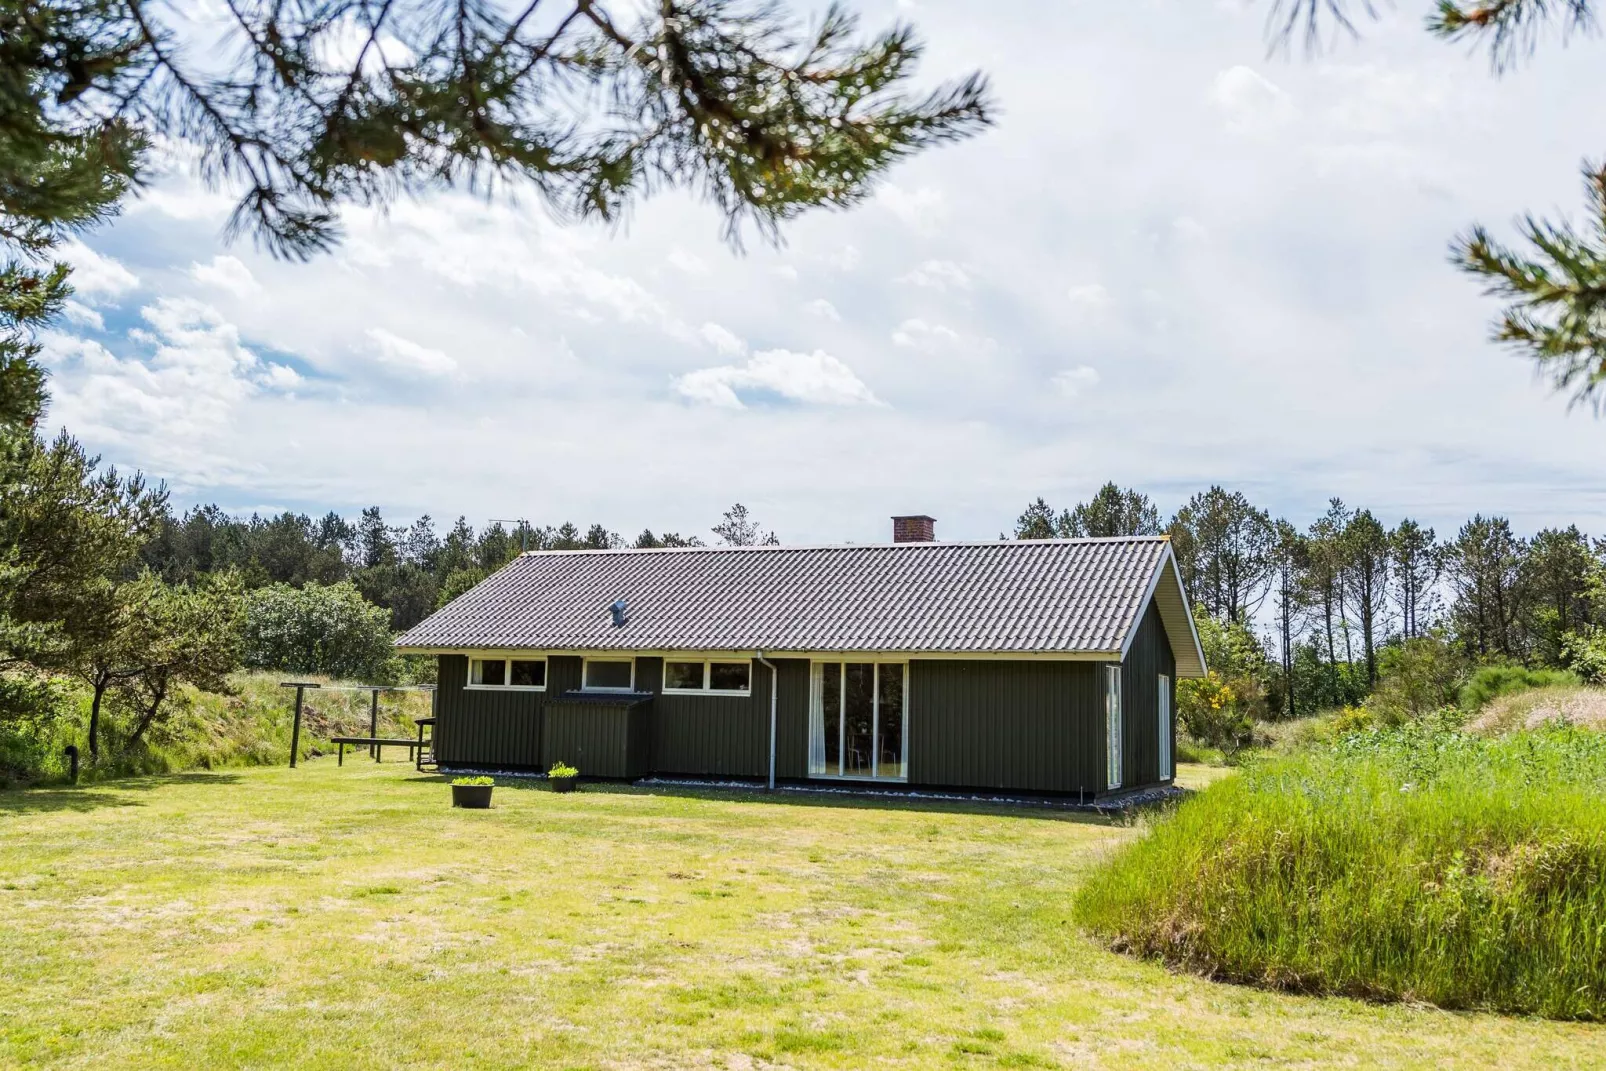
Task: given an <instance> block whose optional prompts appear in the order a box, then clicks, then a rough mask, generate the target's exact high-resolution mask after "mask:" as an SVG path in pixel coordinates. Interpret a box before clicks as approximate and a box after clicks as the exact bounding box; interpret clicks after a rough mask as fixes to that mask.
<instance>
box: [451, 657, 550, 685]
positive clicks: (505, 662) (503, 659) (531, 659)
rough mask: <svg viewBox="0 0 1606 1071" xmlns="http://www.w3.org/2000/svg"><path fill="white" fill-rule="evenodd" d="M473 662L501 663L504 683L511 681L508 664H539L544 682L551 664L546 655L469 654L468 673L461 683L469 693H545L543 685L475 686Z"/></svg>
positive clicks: (511, 671) (510, 669)
mask: <svg viewBox="0 0 1606 1071" xmlns="http://www.w3.org/2000/svg"><path fill="white" fill-rule="evenodd" d="M475 662H500V663H502V680H503V681H504V682H505V681H509V680H512V679H513V667H512V666H511V665H509V663H510V662H539V663H541V665H542V666H543V667H544V668H543V669H542V670H541V680H542V681H545V680H546V679H547V674H548V673H551V672H552V664H551V662H550V661H548V659H547V656H546V655H510V654H501V653H497V654H471V655H469V656H468V673H467V674H466V675H465V677H464V683H463V687H464V688H465V689H466V690H468V691H471V692H544V691H546V685H545V684H544V683H543V684H506V683H503V684H475V683H474V663H475Z"/></svg>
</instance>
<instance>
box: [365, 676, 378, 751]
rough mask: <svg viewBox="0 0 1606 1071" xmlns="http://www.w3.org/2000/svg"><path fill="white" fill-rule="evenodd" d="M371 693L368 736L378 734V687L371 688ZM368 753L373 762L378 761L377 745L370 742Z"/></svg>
mask: <svg viewBox="0 0 1606 1071" xmlns="http://www.w3.org/2000/svg"><path fill="white" fill-rule="evenodd" d="M373 693H374V701H373V705H372V706H370V707H369V708H368V735H369V736H378V735H379V689H378V688H375V689H374V690H373ZM368 755H369V757H370V758H372V759H373V760H374V761H375V762H378V761H379V755H380V749H379V748H378V747H377V746H375V745H372V744H370V745H369V747H368Z"/></svg>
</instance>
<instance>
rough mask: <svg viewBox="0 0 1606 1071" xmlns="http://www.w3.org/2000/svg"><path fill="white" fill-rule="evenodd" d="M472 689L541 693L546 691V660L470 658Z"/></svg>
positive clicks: (469, 678)
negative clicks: (500, 689) (514, 689)
mask: <svg viewBox="0 0 1606 1071" xmlns="http://www.w3.org/2000/svg"><path fill="white" fill-rule="evenodd" d="M468 686H469V687H470V688H517V689H523V690H526V691H532V692H539V691H544V690H545V689H546V659H544V658H470V659H469V660H468Z"/></svg>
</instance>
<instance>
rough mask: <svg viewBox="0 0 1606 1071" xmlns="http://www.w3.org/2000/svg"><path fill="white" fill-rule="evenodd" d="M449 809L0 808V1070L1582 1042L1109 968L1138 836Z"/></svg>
mask: <svg viewBox="0 0 1606 1071" xmlns="http://www.w3.org/2000/svg"><path fill="white" fill-rule="evenodd" d="M398 758H399V756H398ZM1182 772H1183V774H1184V775H1185V777H1186V778H1187V779H1188V780H1193V779H1194V776H1195V774H1196V773H1197V774H1198V776H1199V777H1200V778H1201V779H1202V778H1208V777H1211V776H1219V775H1220V774H1221V772H1220V771H1206V772H1202V773H1200V772H1198V771H1194V770H1188V769H1184V770H1183V771H1182ZM1240 776H1242V775H1238V774H1230V773H1228V774H1226V777H1227V783H1229V784H1230V783H1231V782H1232V781H1233V780H1234V779H1235V778H1237V777H1240ZM449 795H450V793H449V789H448V788H447V785H446V783H445V779H443V778H437V777H434V776H431V775H420V774H416V773H414V772H413V771H412V770H411V768H410V767H408V766H406V765H405V764H404V763H402V762H399V761H396V762H387V763H385V764H383V765H378V764H375V763H372V762H368V761H358V762H351V761H348V762H347V764H346V766H345V767H344V768H343V769H336V768H335V765H334V762H333V760H332V759H322V760H315V761H312V762H309V763H307V764H305V765H304V766H302V768H300V769H298V770H294V771H291V770H288V769H286V768H284V767H258V768H243V769H236V770H228V771H212V772H199V773H191V774H182V775H176V776H168V777H157V778H148V779H142V780H131V781H123V782H111V783H103V784H100V785H94V786H89V787H85V788H79V789H68V788H50V789H30V790H26V791H10V792H0V964H4V969H3V970H0V1009H3V1012H0V1067H20V1066H39V1067H82V1066H97V1067H117V1068H133V1069H137V1068H150V1067H173V1068H193V1067H238V1066H251V1067H270V1066H294V1067H300V1068H346V1067H470V1066H473V1067H489V1068H498V1067H518V1068H525V1067H539V1068H598V1069H601V1068H610V1069H620V1068H681V1067H699V1068H702V1067H706V1068H741V1067H754V1068H758V1067H767V1066H785V1067H791V1068H799V1069H802V1068H865V1067H877V1068H880V1067H891V1068H926V1067H935V1068H991V1067H1037V1068H1044V1067H1062V1068H1080V1067H1093V1066H1105V1067H1122V1068H1174V1067H1179V1066H1203V1065H1209V1066H1221V1065H1225V1066H1234V1065H1236V1066H1246V1067H1247V1066H1255V1067H1263V1066H1268V1065H1270V1066H1277V1065H1282V1066H1312V1065H1330V1064H1336V1063H1346V1064H1352V1065H1367V1066H1396V1067H1420V1066H1457V1065H1459V1066H1465V1067H1488V1066H1494V1065H1505V1066H1511V1067H1523V1066H1527V1067H1557V1066H1569V1065H1572V1066H1583V1065H1586V1064H1588V1063H1591V1062H1593V1061H1596V1060H1597V1059H1598V1057H1599V1054H1600V1052H1601V1051H1602V1048H1603V1045H1606V1032H1603V1031H1601V1030H1600V1029H1598V1028H1594V1027H1590V1026H1585V1025H1580V1024H1576V1023H1555V1022H1545V1021H1538V1020H1521V1019H1511V1018H1501V1017H1495V1016H1487V1015H1477V1014H1470V1015H1468V1014H1451V1013H1445V1012H1440V1011H1435V1010H1432V1009H1427V1008H1420V1007H1410V1006H1404V1005H1388V1006H1379V1005H1371V1004H1366V1003H1362V1002H1357V1001H1352V1000H1343V999H1338V1000H1330V999H1313V998H1308V997H1300V996H1289V995H1285V994H1279V993H1271V992H1264V991H1260V990H1255V989H1248V988H1243V987H1236V986H1224V985H1219V984H1216V983H1212V982H1208V981H1205V980H1203V979H1200V978H1197V977H1193V976H1190V975H1180V974H1173V973H1171V972H1169V971H1166V970H1164V969H1163V968H1161V967H1159V966H1156V965H1154V964H1151V963H1146V962H1142V961H1139V960H1134V959H1131V958H1128V957H1125V956H1120V955H1114V954H1111V953H1110V952H1108V951H1106V950H1105V949H1104V948H1102V947H1101V946H1100V945H1099V944H1098V943H1096V942H1095V941H1093V940H1091V939H1089V938H1088V937H1086V936H1084V935H1083V934H1082V932H1081V931H1080V930H1078V928H1077V927H1076V926H1074V925H1072V922H1071V917H1070V903H1071V897H1072V895H1073V893H1074V892H1075V890H1076V888H1077V887H1078V885H1079V884H1080V883H1081V882H1082V881H1083V880H1084V879H1085V877H1086V875H1087V874H1088V872H1089V871H1090V869H1091V868H1093V867H1094V866H1096V865H1097V864H1098V862H1099V861H1100V860H1101V859H1103V858H1104V857H1105V856H1106V855H1107V854H1108V853H1109V852H1111V851H1112V850H1116V849H1118V848H1120V847H1121V846H1122V845H1125V844H1129V843H1131V842H1133V841H1134V840H1136V839H1138V838H1139V837H1141V836H1142V835H1143V828H1142V826H1141V825H1132V824H1126V823H1120V822H1113V821H1108V820H1104V819H1099V818H1095V817H1092V816H1081V815H1075V816H1073V815H1068V814H1063V813H1053V812H1045V811H1041V810H1025V809H1021V810H1012V809H1004V808H988V807H980V806H957V805H954V806H938V805H936V804H924V805H919V804H913V803H910V804H884V803H876V804H868V803H860V802H855V801H850V800H840V799H835V798H832V799H799V798H795V797H779V798H775V799H770V798H766V797H763V796H761V795H738V794H717V793H707V794H696V793H691V792H668V791H654V792H649V791H645V790H636V789H629V788H600V787H598V786H584V787H583V790H582V791H581V792H579V793H576V794H572V795H557V794H554V793H551V792H549V791H546V790H544V789H542V788H537V787H513V786H511V785H509V784H507V783H504V784H503V785H501V786H499V787H498V788H497V789H496V796H495V807H494V809H492V810H490V811H464V810H454V809H452V808H451V807H450V806H449V799H448V797H449Z"/></svg>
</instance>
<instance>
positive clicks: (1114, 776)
mask: <svg viewBox="0 0 1606 1071" xmlns="http://www.w3.org/2000/svg"><path fill="white" fill-rule="evenodd" d="M1123 721H1124V712H1123V711H1122V709H1121V667H1120V665H1119V664H1116V665H1110V666H1105V667H1104V737H1105V747H1106V752H1105V756H1104V761H1105V773H1106V774H1107V776H1106V778H1105V780H1106V781H1107V782H1108V785H1107V787H1108V788H1109V790H1110V791H1112V792H1113V791H1114V790H1116V789H1118V788H1120V787H1121V766H1122V759H1123V758H1124V757H1125V756H1123V755H1122V746H1121V745H1122V743H1123V741H1122V739H1121V737H1122V735H1123V728H1124V726H1123Z"/></svg>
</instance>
